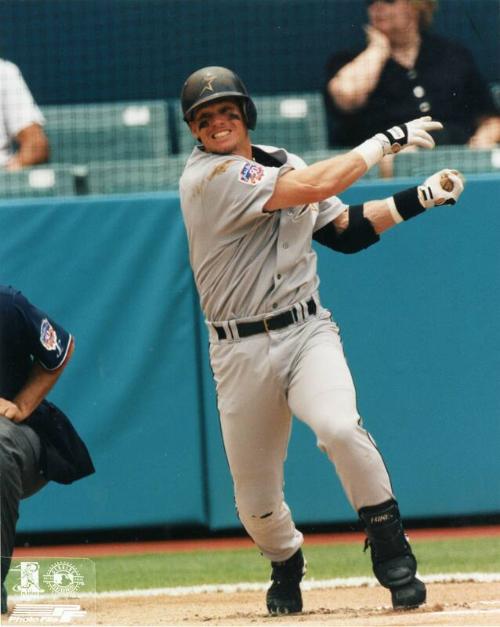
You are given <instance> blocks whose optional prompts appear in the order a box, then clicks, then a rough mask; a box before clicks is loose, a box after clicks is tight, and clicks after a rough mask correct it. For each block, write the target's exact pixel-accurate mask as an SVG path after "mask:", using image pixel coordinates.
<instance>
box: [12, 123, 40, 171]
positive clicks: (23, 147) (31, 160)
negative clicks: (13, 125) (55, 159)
mask: <svg viewBox="0 0 500 627" xmlns="http://www.w3.org/2000/svg"><path fill="white" fill-rule="evenodd" d="M15 139H16V143H17V145H18V147H19V148H18V151H17V152H16V153H15V154H14V155H12V157H11V158H10V159H9V160H8V161H7V163H6V164H5V169H6V170H9V171H11V172H13V171H15V170H20V169H21V168H25V167H27V166H30V165H36V164H37V163H45V162H46V161H47V160H48V158H49V142H48V139H47V136H46V135H45V132H44V130H43V128H42V127H41V126H40V124H36V123H33V124H30V125H29V126H26V127H25V128H23V129H22V130H21V131H19V132H18V133H17V135H16V138H15Z"/></svg>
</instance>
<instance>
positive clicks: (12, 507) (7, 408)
mask: <svg viewBox="0 0 500 627" xmlns="http://www.w3.org/2000/svg"><path fill="white" fill-rule="evenodd" d="M73 346H74V343H73V337H72V336H71V334H70V333H68V332H67V331H66V330H65V329H63V327H61V326H60V325H58V324H57V323H56V322H54V320H53V319H52V318H50V317H49V316H48V315H47V314H46V313H44V312H43V311H41V310H40V309H38V308H37V307H35V306H34V305H32V304H31V303H30V302H29V301H28V300H27V299H26V298H25V297H24V296H23V295H22V294H21V293H20V292H18V291H17V290H15V289H13V288H11V287H7V286H4V285H0V481H1V500H0V513H1V532H2V533H1V549H2V560H1V575H2V588H1V590H2V614H6V613H7V590H6V587H5V578H6V577H7V573H8V571H9V568H10V563H11V557H12V552H13V550H14V540H15V533H16V524H17V519H18V516H19V502H20V500H21V499H24V498H27V497H28V496H31V495H32V494H34V493H35V492H38V491H39V490H40V489H41V488H43V487H44V486H45V485H46V483H47V481H56V482H58V483H72V482H73V481H76V480H77V479H81V478H82V477H85V476H87V475H89V474H91V473H93V472H94V466H93V464H92V460H91V459H90V456H89V453H88V451H87V447H86V446H85V444H84V443H83V442H82V440H81V439H80V437H79V436H78V434H77V433H76V431H75V429H74V427H73V426H72V424H71V422H70V421H69V419H68V418H67V417H66V415H65V414H63V412H62V411H61V410H60V409H58V408H57V407H56V406H55V405H54V404H52V403H50V402H49V401H47V400H46V399H45V397H46V395H47V394H48V393H49V392H50V391H51V390H52V388H53V387H54V385H55V384H56V382H57V381H58V379H59V377H60V376H61V374H62V372H63V371H64V369H65V368H66V366H67V364H68V362H69V360H70V358H71V354H72V352H73Z"/></svg>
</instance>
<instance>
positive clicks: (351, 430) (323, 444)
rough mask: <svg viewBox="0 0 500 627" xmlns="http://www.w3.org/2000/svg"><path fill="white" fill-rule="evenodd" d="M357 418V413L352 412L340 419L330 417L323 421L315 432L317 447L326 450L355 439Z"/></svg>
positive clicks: (348, 443) (342, 446) (347, 443)
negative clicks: (321, 425)
mask: <svg viewBox="0 0 500 627" xmlns="http://www.w3.org/2000/svg"><path fill="white" fill-rule="evenodd" d="M359 420H360V419H359V416H358V415H357V414H356V415H354V414H352V415H349V416H345V417H343V419H342V420H335V419H331V420H329V421H327V422H325V423H324V425H323V427H322V428H321V429H320V430H319V431H318V433H317V444H318V447H319V448H320V449H321V450H322V451H324V452H328V451H333V450H335V449H338V448H339V447H341V448H345V447H346V446H349V445H350V443H351V442H353V441H354V440H355V438H356V435H357V433H358V430H359V428H360V427H359Z"/></svg>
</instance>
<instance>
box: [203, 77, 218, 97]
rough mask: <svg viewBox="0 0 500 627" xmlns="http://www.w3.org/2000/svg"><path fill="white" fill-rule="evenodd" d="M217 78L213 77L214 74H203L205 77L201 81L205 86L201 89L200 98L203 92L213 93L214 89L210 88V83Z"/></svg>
mask: <svg viewBox="0 0 500 627" xmlns="http://www.w3.org/2000/svg"><path fill="white" fill-rule="evenodd" d="M216 78H217V77H216V76H215V74H205V76H204V77H203V80H204V81H205V84H204V85H203V89H202V90H201V91H200V96H201V95H202V94H203V93H204V92H205V91H212V92H213V91H214V88H213V86H212V83H213V82H214V80H215V79H216Z"/></svg>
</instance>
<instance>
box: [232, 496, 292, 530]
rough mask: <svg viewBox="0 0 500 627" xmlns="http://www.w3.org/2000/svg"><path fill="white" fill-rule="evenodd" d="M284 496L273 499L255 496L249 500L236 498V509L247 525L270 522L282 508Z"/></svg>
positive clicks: (259, 524)
mask: <svg viewBox="0 0 500 627" xmlns="http://www.w3.org/2000/svg"><path fill="white" fill-rule="evenodd" d="M282 501H283V497H282V496H280V497H278V498H272V499H262V498H258V495H257V498H254V499H251V500H247V501H242V500H241V499H236V511H237V513H238V517H239V519H240V520H241V522H242V523H243V524H244V525H245V526H248V525H250V526H252V527H255V526H256V525H258V526H262V525H267V524H269V523H270V522H271V521H272V520H273V518H274V517H275V516H276V513H277V512H279V511H280V510H281V505H282Z"/></svg>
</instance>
